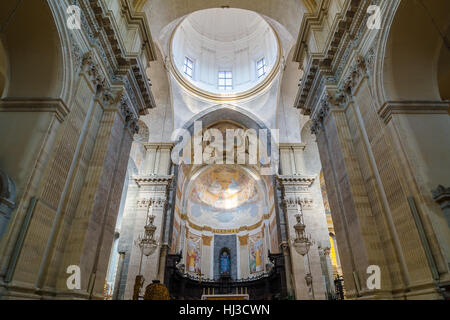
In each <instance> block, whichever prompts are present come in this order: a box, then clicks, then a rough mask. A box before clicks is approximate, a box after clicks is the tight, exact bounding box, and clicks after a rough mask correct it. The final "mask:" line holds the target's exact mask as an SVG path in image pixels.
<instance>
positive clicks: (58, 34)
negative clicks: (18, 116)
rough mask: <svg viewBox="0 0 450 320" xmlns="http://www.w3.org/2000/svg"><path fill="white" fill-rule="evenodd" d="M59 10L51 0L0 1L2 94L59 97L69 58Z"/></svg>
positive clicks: (63, 84) (11, 96)
mask: <svg viewBox="0 0 450 320" xmlns="http://www.w3.org/2000/svg"><path fill="white" fill-rule="evenodd" d="M60 10H61V8H58V6H56V5H54V4H53V3H52V1H23V2H21V3H20V4H19V5H17V7H16V3H15V2H11V1H9V2H8V1H2V3H1V4H0V12H4V13H5V15H2V17H1V23H2V29H3V30H2V40H3V45H4V48H5V52H4V55H5V57H4V58H3V57H2V58H3V59H2V60H3V61H5V60H6V61H7V62H8V65H7V68H6V70H7V72H6V74H5V77H4V79H5V80H4V81H5V85H4V88H5V90H4V93H3V97H4V98H7V99H8V98H9V99H21V98H24V97H28V98H29V97H32V98H46V99H48V98H61V97H62V93H63V91H64V88H65V87H66V86H65V84H66V82H67V81H66V79H68V78H69V77H70V76H69V74H68V73H69V71H68V70H69V69H70V68H66V67H67V63H68V62H69V61H70V59H67V56H66V55H67V53H68V52H69V49H68V48H69V41H68V39H67V38H65V39H64V37H65V36H64V35H62V33H64V34H65V33H66V32H67V31H63V27H62V23H63V21H64V22H65V19H64V17H63V15H62V13H60ZM64 27H65V25H64ZM63 43H64V45H63ZM63 50H65V52H63ZM0 51H1V50H0ZM0 55H3V54H1V53H0Z"/></svg>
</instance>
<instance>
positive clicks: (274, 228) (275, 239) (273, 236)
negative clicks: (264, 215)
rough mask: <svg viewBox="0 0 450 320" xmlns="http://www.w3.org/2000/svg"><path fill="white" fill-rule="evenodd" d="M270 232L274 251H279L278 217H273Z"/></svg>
mask: <svg viewBox="0 0 450 320" xmlns="http://www.w3.org/2000/svg"><path fill="white" fill-rule="evenodd" d="M269 232H270V240H271V243H272V249H271V251H272V253H278V252H279V251H278V248H279V246H278V230H277V219H276V218H275V217H273V218H272V221H271V222H270V224H269Z"/></svg>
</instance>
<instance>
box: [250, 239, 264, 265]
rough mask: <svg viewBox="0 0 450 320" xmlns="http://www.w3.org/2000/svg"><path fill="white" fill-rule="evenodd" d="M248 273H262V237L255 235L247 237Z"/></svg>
mask: <svg viewBox="0 0 450 320" xmlns="http://www.w3.org/2000/svg"><path fill="white" fill-rule="evenodd" d="M249 253H250V273H252V274H253V273H259V272H263V271H264V260H263V253H264V244H263V237H262V235H261V234H260V233H259V234H256V235H253V236H250V237H249Z"/></svg>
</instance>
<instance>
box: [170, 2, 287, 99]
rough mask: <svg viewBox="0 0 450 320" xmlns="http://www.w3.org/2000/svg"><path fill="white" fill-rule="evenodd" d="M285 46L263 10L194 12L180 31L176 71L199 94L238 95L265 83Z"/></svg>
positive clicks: (174, 46) (174, 58)
mask: <svg viewBox="0 0 450 320" xmlns="http://www.w3.org/2000/svg"><path fill="white" fill-rule="evenodd" d="M279 50H280V45H279V41H278V38H277V36H276V34H275V32H274V30H273V29H272V27H271V26H270V25H269V24H268V23H267V22H266V20H264V19H263V18H262V17H261V16H260V15H259V14H257V13H254V12H252V11H248V10H242V9H231V8H224V9H222V8H220V9H217V8H216V9H207V10H201V11H197V12H194V13H192V14H190V15H188V16H187V17H186V18H184V19H183V20H182V22H181V23H180V24H179V26H178V27H177V28H176V29H175V31H174V34H173V37H172V42H171V58H172V60H171V61H172V63H173V65H174V69H175V70H174V71H175V73H176V75H177V77H178V80H180V82H181V83H182V84H186V85H187V86H188V87H190V88H193V89H194V90H195V91H196V92H197V93H198V92H205V93H207V94H209V95H213V96H214V95H215V96H220V97H223V96H230V97H236V96H238V95H241V94H243V93H246V92H249V91H253V90H254V89H255V88H258V87H261V86H262V85H263V84H265V83H267V82H268V81H270V79H271V75H272V74H273V73H274V71H275V70H276V69H277V66H278V65H279V56H280V54H279Z"/></svg>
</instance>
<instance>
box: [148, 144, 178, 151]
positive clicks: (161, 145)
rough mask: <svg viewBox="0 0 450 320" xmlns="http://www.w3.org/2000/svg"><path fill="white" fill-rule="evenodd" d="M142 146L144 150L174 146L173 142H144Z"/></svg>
mask: <svg viewBox="0 0 450 320" xmlns="http://www.w3.org/2000/svg"><path fill="white" fill-rule="evenodd" d="M144 147H145V149H146V150H150V149H157V148H159V149H170V150H172V148H173V147H174V143H173V142H147V143H144Z"/></svg>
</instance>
